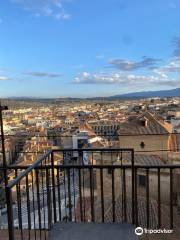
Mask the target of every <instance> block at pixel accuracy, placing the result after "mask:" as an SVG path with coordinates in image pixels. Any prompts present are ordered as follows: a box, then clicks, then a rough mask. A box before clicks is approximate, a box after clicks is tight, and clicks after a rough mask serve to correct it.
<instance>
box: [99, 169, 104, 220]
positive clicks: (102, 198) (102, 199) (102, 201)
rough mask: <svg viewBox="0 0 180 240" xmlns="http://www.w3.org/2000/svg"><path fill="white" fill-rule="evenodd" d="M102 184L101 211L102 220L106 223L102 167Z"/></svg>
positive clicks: (101, 172)
mask: <svg viewBox="0 0 180 240" xmlns="http://www.w3.org/2000/svg"><path fill="white" fill-rule="evenodd" d="M100 185H101V213H102V222H103V223H104V185H103V169H102V168H101V169H100Z"/></svg>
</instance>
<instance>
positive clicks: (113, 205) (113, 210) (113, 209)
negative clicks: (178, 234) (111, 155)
mask: <svg viewBox="0 0 180 240" xmlns="http://www.w3.org/2000/svg"><path fill="white" fill-rule="evenodd" d="M115 204H116V202H115V191H114V168H112V214H113V222H115V221H116V216H115Z"/></svg>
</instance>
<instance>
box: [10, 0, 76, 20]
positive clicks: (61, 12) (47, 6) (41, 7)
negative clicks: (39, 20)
mask: <svg viewBox="0 0 180 240" xmlns="http://www.w3.org/2000/svg"><path fill="white" fill-rule="evenodd" d="M11 1H12V2H13V3H16V4H18V5H20V6H22V7H23V9H25V10H26V11H29V12H32V13H33V14H34V16H36V17H40V16H44V17H52V18H54V19H57V20H67V19H70V17H71V16H70V14H69V13H67V12H66V11H65V9H64V3H65V2H66V0H11Z"/></svg>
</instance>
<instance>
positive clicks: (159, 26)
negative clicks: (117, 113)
mask: <svg viewBox="0 0 180 240" xmlns="http://www.w3.org/2000/svg"><path fill="white" fill-rule="evenodd" d="M179 12H180V1H179V0H151V1H149V0H0V97H25V96H26V97H95V96H113V95H116V94H123V93H128V92H136V91H152V90H164V89H173V88H178V87H180V14H179Z"/></svg>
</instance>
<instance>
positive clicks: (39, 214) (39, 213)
mask: <svg viewBox="0 0 180 240" xmlns="http://www.w3.org/2000/svg"><path fill="white" fill-rule="evenodd" d="M35 175H36V192H37V206H38V222H39V230H40V239H41V236H42V232H41V231H42V228H41V206H40V194H39V170H38V169H35Z"/></svg>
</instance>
